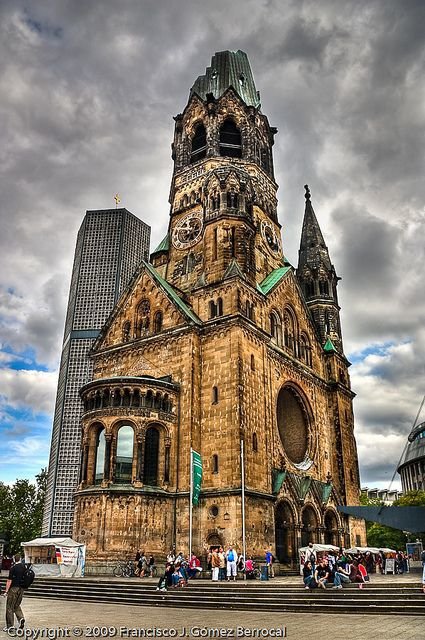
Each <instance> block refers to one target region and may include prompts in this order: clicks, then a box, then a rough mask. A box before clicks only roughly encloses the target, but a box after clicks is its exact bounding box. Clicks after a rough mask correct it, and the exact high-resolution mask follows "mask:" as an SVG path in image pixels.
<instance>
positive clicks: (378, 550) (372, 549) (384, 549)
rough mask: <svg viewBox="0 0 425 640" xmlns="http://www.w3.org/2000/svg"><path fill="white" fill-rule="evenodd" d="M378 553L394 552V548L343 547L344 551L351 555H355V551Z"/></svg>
mask: <svg viewBox="0 0 425 640" xmlns="http://www.w3.org/2000/svg"><path fill="white" fill-rule="evenodd" d="M368 551H370V553H379V552H380V551H383V552H384V553H395V550H394V549H388V547H351V549H345V553H350V554H351V555H356V554H357V553H367V552H368Z"/></svg>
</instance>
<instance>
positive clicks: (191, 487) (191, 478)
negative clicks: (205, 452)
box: [189, 447, 193, 561]
mask: <svg viewBox="0 0 425 640" xmlns="http://www.w3.org/2000/svg"><path fill="white" fill-rule="evenodd" d="M192 451H193V449H192V447H190V492H189V500H190V502H189V561H190V559H191V558H192V516H193V514H192V509H193V504H192V503H193V453H192Z"/></svg>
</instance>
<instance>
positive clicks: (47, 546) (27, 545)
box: [21, 537, 86, 578]
mask: <svg viewBox="0 0 425 640" xmlns="http://www.w3.org/2000/svg"><path fill="white" fill-rule="evenodd" d="M21 546H22V547H23V549H24V553H25V562H30V563H31V564H32V568H33V570H34V573H35V575H36V576H66V577H67V578H78V577H81V576H83V575H84V565H85V558H86V545H85V544H82V543H81V542H76V541H75V540H72V538H64V537H55V538H35V539H34V540H30V541H29V542H22V543H21Z"/></svg>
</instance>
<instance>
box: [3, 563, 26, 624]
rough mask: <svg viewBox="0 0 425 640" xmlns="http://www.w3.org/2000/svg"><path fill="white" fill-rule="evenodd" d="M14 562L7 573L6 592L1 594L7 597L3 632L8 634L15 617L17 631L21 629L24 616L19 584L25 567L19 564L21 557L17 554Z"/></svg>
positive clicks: (21, 589)
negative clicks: (17, 626)
mask: <svg viewBox="0 0 425 640" xmlns="http://www.w3.org/2000/svg"><path fill="white" fill-rule="evenodd" d="M14 560H15V564H14V565H13V566H12V567H11V569H10V571H9V577H8V579H7V582H6V591H5V592H4V594H3V595H4V596H5V597H6V596H7V602H6V627H5V628H4V629H3V631H7V632H10V633H11V632H14V630H15V616H16V618H17V620H18V623H19V629H23V628H24V625H25V619H24V614H23V613H22V609H21V602H22V596H23V595H24V589H23V587H22V586H21V584H22V579H23V577H24V573H25V565H24V564H23V563H22V562H21V556H20V555H19V554H16V556H15V557H14Z"/></svg>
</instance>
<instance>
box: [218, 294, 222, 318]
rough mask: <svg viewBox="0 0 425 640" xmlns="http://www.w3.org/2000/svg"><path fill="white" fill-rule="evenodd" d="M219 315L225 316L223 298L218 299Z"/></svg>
mask: <svg viewBox="0 0 425 640" xmlns="http://www.w3.org/2000/svg"><path fill="white" fill-rule="evenodd" d="M217 315H218V316H222V315H223V300H222V299H221V298H218V299H217Z"/></svg>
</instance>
